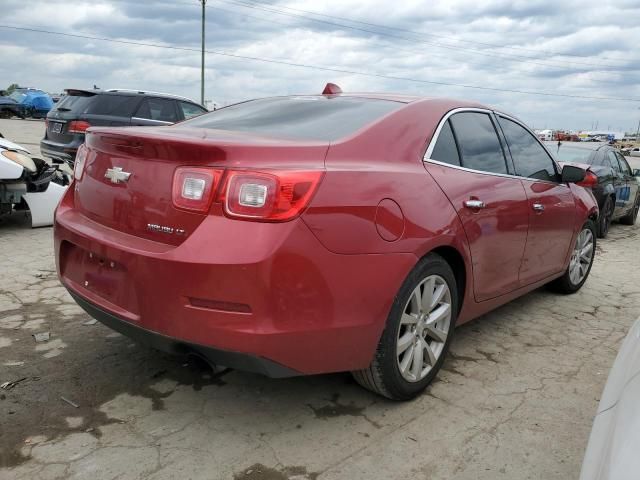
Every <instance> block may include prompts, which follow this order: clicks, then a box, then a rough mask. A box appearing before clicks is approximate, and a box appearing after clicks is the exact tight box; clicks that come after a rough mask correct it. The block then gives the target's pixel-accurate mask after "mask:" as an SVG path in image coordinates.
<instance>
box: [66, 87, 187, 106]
mask: <svg viewBox="0 0 640 480" xmlns="http://www.w3.org/2000/svg"><path fill="white" fill-rule="evenodd" d="M64 91H65V92H67V94H71V95H72V94H73V93H72V92H81V93H88V94H90V95H127V96H131V97H139V96H149V97H163V98H171V99H174V100H183V101H185V102H189V103H195V104H196V105H199V103H198V102H195V101H193V100H191V99H190V98H187V97H182V96H180V95H174V94H172V93H162V92H151V91H146V90H132V89H124V88H110V89H108V90H103V89H101V88H98V89H90V88H87V89H85V88H65V89H64Z"/></svg>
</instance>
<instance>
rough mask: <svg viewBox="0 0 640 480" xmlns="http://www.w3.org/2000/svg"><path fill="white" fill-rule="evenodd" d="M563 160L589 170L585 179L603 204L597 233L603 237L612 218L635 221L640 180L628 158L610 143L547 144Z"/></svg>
mask: <svg viewBox="0 0 640 480" xmlns="http://www.w3.org/2000/svg"><path fill="white" fill-rule="evenodd" d="M548 147H549V149H550V150H551V151H552V152H555V154H556V157H557V158H558V160H559V161H560V162H562V163H573V164H579V166H582V167H584V168H585V169H588V170H587V176H586V177H585V181H584V182H583V183H584V185H585V186H590V187H591V189H592V191H593V194H594V196H595V197H596V200H597V201H598V207H599V208H600V215H599V217H598V225H597V227H598V232H597V233H598V236H599V237H600V238H604V237H606V236H607V233H608V232H609V226H610V225H611V222H612V221H613V220H620V222H621V223H624V224H626V225H633V224H634V223H635V221H636V217H637V216H638V209H639V207H640V191H639V190H640V189H639V188H638V187H639V186H640V184H639V183H638V179H637V177H635V176H634V172H633V171H632V170H631V167H629V164H628V163H627V160H626V159H625V158H624V156H622V154H621V153H620V152H619V151H618V150H617V149H616V148H615V147H612V146H610V145H607V144H594V143H568V142H565V143H562V144H560V145H558V144H553V145H552V144H548Z"/></svg>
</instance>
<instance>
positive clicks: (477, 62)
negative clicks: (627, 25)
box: [112, 0, 611, 85]
mask: <svg viewBox="0 0 640 480" xmlns="http://www.w3.org/2000/svg"><path fill="white" fill-rule="evenodd" d="M112 1H125V2H126V1H127V0H112ZM179 4H180V5H192V4H190V3H185V2H179ZM210 8H215V9H216V10H219V11H222V12H227V13H232V14H234V15H241V16H243V17H248V18H253V19H256V20H258V21H261V22H268V23H275V24H278V25H284V26H287V27H290V26H292V24H291V23H287V22H281V21H278V20H275V19H273V18H267V17H264V16H259V15H251V14H250V13H246V12H240V11H238V10H232V9H228V8H224V7H221V6H219V5H216V6H210ZM381 45H384V46H385V47H389V46H390V47H392V48H393V49H394V53H398V52H405V53H411V54H414V55H421V56H422V55H425V54H426V53H427V52H425V51H417V50H409V49H406V48H398V47H397V46H396V45H395V44H392V43H381ZM428 56H429V57H434V56H435V57H444V58H447V59H448V60H451V57H450V56H449V55H447V54H446V53H436V52H428ZM461 63H464V64H465V65H479V66H482V67H488V66H490V65H489V64H487V63H486V62H483V61H481V60H479V59H478V60H476V59H473V60H470V59H466V60H464V62H461ZM545 66H546V65H545ZM552 67H554V68H563V67H558V66H555V65H552ZM565 70H566V69H565ZM607 72H608V70H604V71H603V70H586V71H584V72H575V71H573V72H570V74H575V73H596V74H597V73H607ZM590 81H591V82H596V83H607V85H610V84H611V80H610V79H601V78H590Z"/></svg>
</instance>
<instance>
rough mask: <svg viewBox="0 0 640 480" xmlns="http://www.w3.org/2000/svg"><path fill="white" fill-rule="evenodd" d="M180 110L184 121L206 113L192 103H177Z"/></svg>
mask: <svg viewBox="0 0 640 480" xmlns="http://www.w3.org/2000/svg"><path fill="white" fill-rule="evenodd" d="M178 103H179V105H180V108H181V109H182V114H183V115H184V118H185V120H187V119H189V118H193V117H197V116H198V115H202V114H203V113H207V111H206V110H204V109H203V108H201V107H199V106H198V105H194V104H193V103H188V102H178Z"/></svg>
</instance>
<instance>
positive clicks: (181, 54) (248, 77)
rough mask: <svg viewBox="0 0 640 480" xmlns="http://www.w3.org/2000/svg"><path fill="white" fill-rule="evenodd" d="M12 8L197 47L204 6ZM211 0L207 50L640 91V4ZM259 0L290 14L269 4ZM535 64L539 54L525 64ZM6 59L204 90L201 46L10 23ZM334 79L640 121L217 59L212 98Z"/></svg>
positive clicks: (68, 83) (15, 73)
mask: <svg viewBox="0 0 640 480" xmlns="http://www.w3.org/2000/svg"><path fill="white" fill-rule="evenodd" d="M3 3H4V5H3V18H2V20H1V21H0V23H2V24H5V25H17V26H29V27H34V28H42V29H48V30H55V31H63V32H67V33H77V34H80V35H88V36H95V37H107V38H113V39H120V40H130V41H133V42H145V43H153V44H159V45H165V46H171V45H175V46H181V47H187V48H194V49H198V48H199V40H200V7H199V4H198V2H196V1H195V0H181V1H176V2H171V1H168V0H167V1H158V2H154V3H151V2H144V3H142V2H136V1H135V0H100V1H97V2H96V1H89V0H70V1H54V2H52V1H44V0H34V1H32V2H29V3H28V4H27V3H26V2H23V1H20V0H5V1H4V2H3ZM208 5H209V8H208V9H207V16H208V21H207V48H208V49H210V50H217V51H224V52H228V53H236V54H239V55H245V56H252V57H264V58H271V59H276V60H282V61H286V62H291V63H301V64H311V65H318V66H326V67H333V68H337V69H340V70H352V71H359V72H369V73H374V74H381V75H390V76H395V77H405V78H414V79H422V80H426V81H435V82H448V83H457V84H466V85H478V86H485V87H490V88H500V89H509V90H523V91H544V92H551V93H565V94H569V95H584V96H594V97H630V98H637V99H640V82H639V80H640V52H638V50H637V48H635V47H636V46H637V45H638V43H639V42H640V26H639V25H638V23H637V18H639V17H640V5H638V4H637V2H633V1H627V0H622V1H618V2H608V3H607V6H606V8H603V6H602V2H596V1H595V0H582V1H577V0H566V1H565V2H562V4H558V2H551V1H529V0H527V1H524V0H517V1H513V0H486V1H482V0H455V1H453V0H451V1H447V0H441V1H434V2H429V3H428V4H425V2H424V1H422V0H404V1H402V2H386V1H382V0H369V1H367V2H362V1H356V0H340V1H338V0H325V1H314V2H311V1H304V0H281V1H279V2H273V3H271V4H270V5H268V4H257V5H256V7H255V8H243V7H240V6H238V5H237V4H233V3H232V2H229V1H228V0H210V1H209V3H208ZM261 5H262V6H263V7H264V8H266V9H267V10H268V9H272V8H273V9H278V10H279V11H280V12H284V13H289V14H290V15H280V14H277V13H275V12H269V11H265V10H264V9H263V8H261ZM287 7H290V8H291V9H289V10H288V9H287ZM293 9H302V10H308V11H315V12H318V13H323V14H326V15H331V16H338V17H346V18H350V19H358V20H361V21H363V22H369V23H375V24H380V25H386V26H388V27H393V28H395V30H394V29H380V28H377V27H375V26H371V25H365V24H362V23H354V22H349V21H347V20H344V19H343V20H341V19H335V18H328V17H320V16H316V17H315V18H317V19H321V20H323V21H324V22H325V23H322V22H314V21H311V20H309V19H308V18H302V17H300V16H299V15H303V16H307V17H309V16H311V15H309V14H306V13H304V12H300V11H298V10H293ZM291 15H293V16H291ZM327 22H328V23H327ZM331 23H344V24H348V25H351V26H353V27H355V29H350V28H343V27H339V26H336V25H331ZM362 30H370V31H375V32H378V33H377V34H375V33H371V32H367V31H362ZM411 32H420V34H419V35H417V34H415V33H411ZM398 37H402V38H398ZM490 45H497V46H501V47H502V48H496V47H492V46H490ZM561 53H568V54H571V55H572V56H569V55H559V54H561ZM526 58H529V62H522V61H519V60H525V59H526ZM0 61H1V63H0V64H1V65H2V67H0V68H2V71H3V73H2V75H0V76H1V77H2V78H3V80H4V81H5V82H6V83H7V84H8V83H13V82H17V83H20V84H23V85H29V86H38V87H40V88H43V89H46V90H49V91H51V92H59V91H61V90H62V89H64V88H68V87H92V86H93V85H94V84H97V85H99V86H101V87H104V88H110V87H119V88H136V89H148V90H158V91H169V92H173V93H177V94H181V95H185V96H188V97H191V98H196V99H197V98H198V96H199V89H200V84H199V82H200V55H199V53H198V52H191V51H181V50H171V49H162V48H154V47H149V46H132V45H123V44H118V43H109V42H104V41H100V40H91V39H81V38H74V37H61V36H55V35H47V34H43V33H35V32H18V31H11V30H6V29H2V28H0ZM603 65H610V66H603ZM327 81H333V82H337V83H339V84H341V85H342V87H343V89H344V90H345V91H395V92H401V93H403V92H407V93H420V94H424V95H427V96H449V97H463V98H469V99H473V100H477V101H480V102H484V103H487V104H490V105H494V106H497V107H499V108H501V109H503V110H505V111H508V112H511V113H513V114H514V115H516V116H519V117H521V118H522V119H523V120H525V121H527V122H529V123H530V124H533V125H535V126H549V127H567V128H588V127H589V126H590V125H591V124H592V122H594V121H595V120H598V121H599V123H600V125H607V124H611V125H612V126H615V128H618V127H622V128H624V129H632V128H635V125H636V124H637V119H638V117H639V116H640V110H638V106H640V103H637V102H619V101H602V100H579V99H572V98H551V97H534V96H525V95H519V94H515V93H505V92H493V91H486V90H475V89H465V88H460V87H453V86H443V85H433V84H428V83H419V82H409V81H401V80H391V79H383V78H376V77H366V76H361V75H353V74H348V73H338V72H326V71H321V70H314V69H307V68H299V67H293V66H284V65H275V64H269V63H262V62H256V61H249V60H242V59H235V58H230V57H224V56H218V55H213V54H208V55H207V71H206V84H207V86H206V92H207V95H206V97H207V98H211V99H215V100H216V101H218V102H219V103H226V102H234V101H239V100H243V99H246V98H252V97H260V96H266V95H282V94H290V93H316V92H317V93H319V92H320V91H321V89H322V87H323V85H324V84H325V83H326V82H327ZM0 87H1V86H0Z"/></svg>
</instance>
